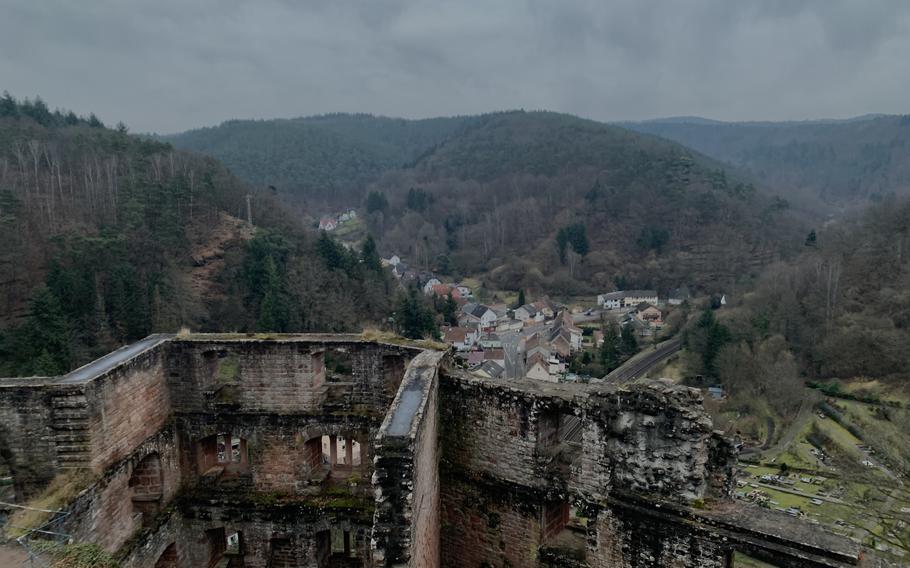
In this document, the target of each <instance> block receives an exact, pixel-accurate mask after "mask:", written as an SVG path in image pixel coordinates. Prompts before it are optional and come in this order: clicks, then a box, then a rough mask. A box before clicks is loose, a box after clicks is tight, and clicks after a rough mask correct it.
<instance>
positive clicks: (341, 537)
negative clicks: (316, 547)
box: [331, 528, 357, 558]
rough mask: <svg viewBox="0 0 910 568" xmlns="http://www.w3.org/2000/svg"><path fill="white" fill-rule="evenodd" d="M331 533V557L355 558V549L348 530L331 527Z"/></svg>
mask: <svg viewBox="0 0 910 568" xmlns="http://www.w3.org/2000/svg"><path fill="white" fill-rule="evenodd" d="M331 535H332V557H333V558H356V557H357V554H356V549H355V548H354V546H353V535H352V534H351V531H350V530H345V529H341V528H333V529H332V530H331Z"/></svg>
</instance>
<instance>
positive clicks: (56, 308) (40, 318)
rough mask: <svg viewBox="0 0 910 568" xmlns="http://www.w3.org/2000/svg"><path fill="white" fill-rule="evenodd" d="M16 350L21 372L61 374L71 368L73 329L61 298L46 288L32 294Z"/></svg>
mask: <svg viewBox="0 0 910 568" xmlns="http://www.w3.org/2000/svg"><path fill="white" fill-rule="evenodd" d="M18 340H19V341H18V347H17V349H16V351H17V354H18V357H19V358H20V361H19V367H20V369H19V371H20V373H22V374H26V375H27V374H36V373H37V374H41V375H59V374H61V373H65V372H66V371H68V370H69V369H70V367H71V366H72V362H73V354H72V350H71V348H70V344H71V340H72V338H71V329H70V324H69V322H68V321H67V319H66V315H65V314H64V312H63V308H62V307H61V306H60V301H59V299H58V298H57V297H56V296H54V294H53V293H52V292H51V291H50V289H48V288H47V287H44V286H42V287H41V288H39V289H38V290H37V291H36V292H35V294H34V296H32V300H31V305H30V307H29V315H28V320H27V321H26V323H25V325H24V326H23V329H22V330H20V333H19V338H18Z"/></svg>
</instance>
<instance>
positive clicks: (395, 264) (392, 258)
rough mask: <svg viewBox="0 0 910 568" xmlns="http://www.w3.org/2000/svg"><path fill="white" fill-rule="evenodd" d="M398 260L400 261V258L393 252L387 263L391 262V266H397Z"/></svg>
mask: <svg viewBox="0 0 910 568" xmlns="http://www.w3.org/2000/svg"><path fill="white" fill-rule="evenodd" d="M400 262H401V259H400V258H398V255H397V254H393V255H392V257H391V258H389V264H391V265H392V266H398V264H399V263H400Z"/></svg>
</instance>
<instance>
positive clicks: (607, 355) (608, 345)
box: [600, 323, 621, 373]
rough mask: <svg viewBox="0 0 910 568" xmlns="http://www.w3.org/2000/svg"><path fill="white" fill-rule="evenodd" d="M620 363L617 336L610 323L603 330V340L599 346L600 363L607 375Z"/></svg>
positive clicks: (614, 328) (613, 326) (614, 327)
mask: <svg viewBox="0 0 910 568" xmlns="http://www.w3.org/2000/svg"><path fill="white" fill-rule="evenodd" d="M620 362H621V354H620V352H619V335H618V334H617V333H616V326H615V325H613V324H612V323H611V324H608V325H607V327H606V328H605V329H604V340H603V344H602V345H601V346H600V363H601V364H602V365H603V366H604V369H605V370H606V372H608V373H609V372H610V371H612V370H613V369H615V368H617V367H619V364H620Z"/></svg>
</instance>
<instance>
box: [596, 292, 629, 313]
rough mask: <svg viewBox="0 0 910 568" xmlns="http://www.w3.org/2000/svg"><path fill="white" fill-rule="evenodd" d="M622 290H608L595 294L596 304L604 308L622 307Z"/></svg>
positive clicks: (614, 308) (616, 308)
mask: <svg viewBox="0 0 910 568" xmlns="http://www.w3.org/2000/svg"><path fill="white" fill-rule="evenodd" d="M622 298H623V293H622V292H610V293H608V294H601V295H599V296H597V305H598V306H600V307H602V308H603V309H605V310H618V309H619V308H621V307H622Z"/></svg>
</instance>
